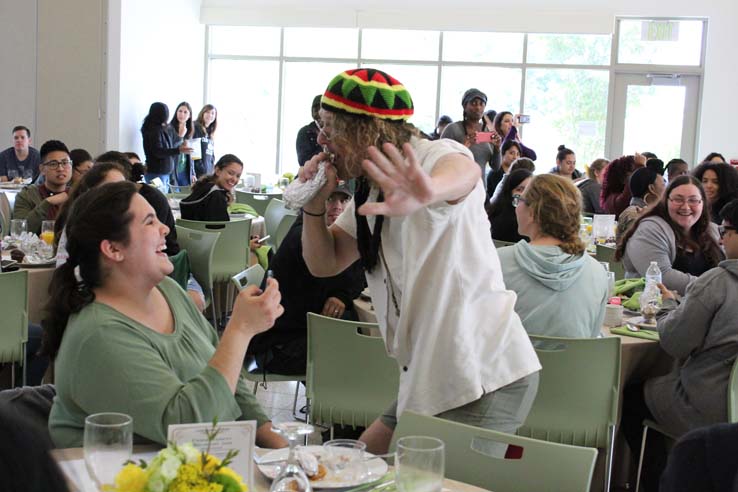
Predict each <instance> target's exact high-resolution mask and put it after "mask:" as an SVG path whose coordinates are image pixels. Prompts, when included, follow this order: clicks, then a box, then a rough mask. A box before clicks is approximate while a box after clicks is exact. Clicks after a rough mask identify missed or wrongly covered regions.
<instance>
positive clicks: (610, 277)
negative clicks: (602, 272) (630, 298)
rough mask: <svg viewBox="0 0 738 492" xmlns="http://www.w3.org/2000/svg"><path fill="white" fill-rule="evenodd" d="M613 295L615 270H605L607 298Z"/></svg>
mask: <svg viewBox="0 0 738 492" xmlns="http://www.w3.org/2000/svg"><path fill="white" fill-rule="evenodd" d="M614 295H615V272H611V271H609V270H608V272H607V298H608V299H610V298H611V297H612V296H614Z"/></svg>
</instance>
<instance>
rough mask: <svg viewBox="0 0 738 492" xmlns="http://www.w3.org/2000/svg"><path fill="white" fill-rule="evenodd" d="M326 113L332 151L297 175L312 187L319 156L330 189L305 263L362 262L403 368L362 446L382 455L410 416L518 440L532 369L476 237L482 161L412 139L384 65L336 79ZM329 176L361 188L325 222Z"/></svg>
mask: <svg viewBox="0 0 738 492" xmlns="http://www.w3.org/2000/svg"><path fill="white" fill-rule="evenodd" d="M321 107H322V109H321V112H320V113H321V122H322V129H321V132H320V134H319V135H318V143H319V144H321V145H323V146H324V147H325V148H326V150H327V152H323V153H320V154H319V155H317V156H315V157H313V158H312V159H311V160H310V161H309V162H307V163H306V164H305V166H304V167H303V168H302V169H301V171H300V179H301V180H302V181H307V180H311V179H313V178H314V177H315V176H316V175H317V173H318V168H319V165H320V164H321V162H323V163H325V166H324V170H325V175H326V177H327V181H326V184H325V185H323V187H322V188H321V189H320V190H318V192H317V195H316V196H315V197H314V198H312V199H311V200H310V201H308V202H307V203H306V204H305V206H304V207H303V214H304V215H303V219H304V223H303V227H302V248H303V257H304V259H305V263H306V264H307V266H308V268H309V269H310V272H311V273H312V274H313V275H315V276H320V277H329V276H333V275H336V274H338V273H339V272H342V271H343V270H344V269H346V268H347V267H349V265H351V264H353V263H354V262H355V261H357V260H361V263H362V265H363V266H364V269H365V270H366V272H367V273H366V279H367V283H368V284H369V289H370V292H371V297H372V303H373V305H374V312H375V313H376V315H377V321H378V324H379V328H380V330H381V332H382V335H383V337H384V340H385V345H386V348H387V351H388V353H389V354H390V355H391V356H392V357H393V358H395V359H396V361H397V363H398V366H399V368H400V388H399V393H398V398H397V403H396V404H395V405H391V406H390V407H389V408H387V410H386V411H385V412H384V415H382V416H381V417H380V418H379V419H378V420H376V421H375V422H373V423H372V424H371V425H370V426H369V428H367V430H366V431H365V432H364V434H363V435H362V437H361V439H362V440H363V441H364V442H366V443H367V450H368V451H371V452H373V453H383V452H386V450H387V448H388V446H389V443H390V440H391V438H392V433H393V431H394V426H395V425H396V423H397V420H398V418H399V416H400V415H401V414H402V412H403V411H404V410H406V409H407V410H413V411H415V412H419V413H422V414H425V415H438V416H439V417H441V418H445V419H449V420H454V421H457V422H464V423H467V424H470V425H475V426H477V427H485V428H490V429H495V430H499V431H503V432H509V433H514V432H515V430H517V428H518V427H519V426H520V425H521V424H522V423H523V422H524V421H525V418H526V417H527V415H528V412H529V411H530V408H531V405H532V403H533V399H534V398H535V394H536V391H537V388H538V371H539V370H540V364H539V363H538V358H537V357H536V354H535V351H534V350H533V347H532V345H531V343H530V340H529V338H528V336H527V334H526V332H525V329H524V328H523V325H522V323H521V322H520V318H519V317H518V316H517V314H515V311H514V309H513V308H514V306H515V294H514V293H512V292H511V291H508V290H506V289H505V285H504V283H503V281H502V273H501V269H500V263H499V260H498V258H497V254H496V252H495V248H494V245H493V244H492V239H491V237H490V235H489V234H486V233H484V231H486V230H487V228H488V227H489V221H488V220H487V216H486V214H485V212H484V209H483V208H482V207H480V206H479V204H480V203H481V202H482V200H484V185H483V184H482V179H481V172H480V166H478V165H477V164H476V163H475V162H474V160H473V156H472V153H471V151H470V150H469V149H468V148H466V147H465V146H464V145H463V144H460V143H458V142H455V141H453V140H450V139H445V138H442V139H440V140H435V141H429V140H423V139H421V138H419V132H418V130H417V129H416V128H415V127H414V126H413V125H411V124H410V123H408V122H407V119H408V118H410V116H412V114H413V101H412V98H411V96H410V93H409V92H408V90H407V89H406V88H405V86H403V85H402V84H401V83H400V82H399V81H398V80H397V79H395V78H394V77H392V76H390V75H388V74H386V73H384V72H382V71H380V70H375V69H371V68H360V69H354V70H347V71H345V72H342V73H340V74H339V75H337V76H336V77H334V78H333V80H332V81H331V82H330V84H329V85H328V88H327V89H326V91H325V93H324V94H323V97H322V99H321ZM337 177H338V178H340V179H343V180H348V179H351V178H356V180H357V188H356V191H355V192H354V200H353V201H352V202H350V203H349V204H348V206H347V207H346V210H344V212H343V213H342V214H341V215H340V216H339V217H338V219H337V220H336V222H335V223H334V224H333V225H332V226H330V227H328V226H327V224H326V220H325V215H326V213H327V212H328V210H327V209H326V206H325V201H326V200H327V199H328V197H330V195H331V193H332V192H333V190H334V189H335V188H336V183H337ZM377 383H378V384H381V383H382V382H381V381H378V382H377ZM348 384H350V382H348ZM485 448H486V446H485ZM485 451H486V452H489V451H488V450H486V449H485ZM497 451H498V450H497V449H495V451H493V453H494V454H495V455H497ZM502 455H504V450H502Z"/></svg>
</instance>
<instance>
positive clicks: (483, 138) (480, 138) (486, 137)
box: [476, 132, 492, 144]
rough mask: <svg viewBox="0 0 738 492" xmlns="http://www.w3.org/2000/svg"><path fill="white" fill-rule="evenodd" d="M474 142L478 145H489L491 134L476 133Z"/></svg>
mask: <svg viewBox="0 0 738 492" xmlns="http://www.w3.org/2000/svg"><path fill="white" fill-rule="evenodd" d="M476 142H477V143H478V144H479V143H491V142H492V132H477V138H476Z"/></svg>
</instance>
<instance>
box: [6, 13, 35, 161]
mask: <svg viewBox="0 0 738 492" xmlns="http://www.w3.org/2000/svg"><path fill="white" fill-rule="evenodd" d="M0 46H2V48H1V49H0V67H3V68H2V75H0V108H2V109H0V150H3V149H5V148H7V147H10V145H11V144H12V137H11V135H10V130H11V129H12V128H13V127H14V126H16V125H24V126H27V127H28V128H30V129H31V133H32V138H33V139H34V140H35V137H36V2H34V1H24V2H11V1H9V0H2V1H0ZM39 145H40V143H39Z"/></svg>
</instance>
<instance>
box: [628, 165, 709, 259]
mask: <svg viewBox="0 0 738 492" xmlns="http://www.w3.org/2000/svg"><path fill="white" fill-rule="evenodd" d="M683 185H694V186H696V187H697V189H698V190H700V196H701V197H702V203H703V204H705V203H707V198H706V197H705V190H704V189H702V183H701V182H700V181H699V180H698V179H697V178H695V177H694V176H679V177H678V178H675V179H674V180H672V181H671V182H670V183H669V186H667V187H666V191H665V192H664V196H662V197H661V200H659V201H658V202H656V203H655V204H654V205H653V206H652V207H651V208H648V209H646V210H645V212H644V213H643V215H641V216H640V217H638V218H637V219H636V221H635V222H634V223H633V225H631V226H630V228H629V229H628V230H627V231H626V232H625V234H624V235H623V237H622V239H621V240H620V242H619V243H618V246H617V249H616V250H615V260H616V261H618V260H620V259H621V258H622V257H623V255H624V254H625V247H626V246H627V244H628V241H629V240H630V238H631V237H632V236H633V234H635V232H636V230H637V229H638V226H639V225H640V224H641V222H642V221H643V220H644V219H646V218H648V217H661V218H662V219H663V220H664V221H666V223H667V224H669V226H670V227H671V229H672V231H674V237H675V240H676V241H675V242H676V247H677V248H679V249H690V248H691V249H692V250H694V251H697V250H699V251H702V253H703V254H704V255H705V259H706V260H707V262H708V263H709V264H710V265H712V266H717V264H718V263H719V262H720V259H721V252H720V246H719V245H718V244H717V243H716V242H715V239H714V238H713V237H712V235H711V234H710V213H709V212H708V210H707V207H705V206H703V207H702V215H700V218H699V219H697V222H695V224H694V225H693V226H692V228H691V229H690V230H689V234H688V235H687V234H685V233H684V231H683V230H682V228H681V227H680V226H679V225H678V224H676V223H675V222H674V221H673V220H672V219H671V216H670V215H669V204H668V201H669V197H670V196H671V193H672V191H674V188H677V187H679V186H683Z"/></svg>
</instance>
